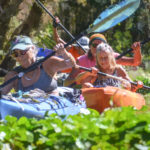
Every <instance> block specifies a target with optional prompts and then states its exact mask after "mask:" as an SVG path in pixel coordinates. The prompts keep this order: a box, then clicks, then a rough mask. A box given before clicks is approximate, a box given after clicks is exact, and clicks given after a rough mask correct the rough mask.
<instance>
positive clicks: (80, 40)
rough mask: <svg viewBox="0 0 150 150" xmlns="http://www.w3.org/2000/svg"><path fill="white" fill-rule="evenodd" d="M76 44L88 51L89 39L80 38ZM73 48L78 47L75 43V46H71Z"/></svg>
mask: <svg viewBox="0 0 150 150" xmlns="http://www.w3.org/2000/svg"><path fill="white" fill-rule="evenodd" d="M78 42H79V43H80V44H81V46H82V47H83V48H84V49H85V50H88V49H89V38H88V37H86V36H82V37H81V38H80V39H79V40H78ZM72 45H73V46H78V47H79V45H78V44H77V43H75V44H72Z"/></svg>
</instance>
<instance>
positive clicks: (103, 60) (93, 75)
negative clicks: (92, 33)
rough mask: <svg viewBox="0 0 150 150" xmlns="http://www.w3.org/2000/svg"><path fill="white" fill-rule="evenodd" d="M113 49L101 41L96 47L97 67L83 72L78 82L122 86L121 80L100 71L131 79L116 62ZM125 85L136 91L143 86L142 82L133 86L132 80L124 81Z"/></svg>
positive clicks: (84, 84)
mask: <svg viewBox="0 0 150 150" xmlns="http://www.w3.org/2000/svg"><path fill="white" fill-rule="evenodd" d="M113 54H114V52H113V49H112V48H111V47H110V46H109V45H108V44H106V43H100V44H99V45H98V46H97V49H96V67H97V68H95V67H93V68H92V72H83V73H81V74H79V75H78V76H77V78H76V82H77V84H82V86H83V87H106V86H114V87H121V86H122V83H121V81H119V80H117V79H113V78H108V77H106V76H102V75H97V73H98V71H101V72H104V73H106V74H109V75H113V76H117V77H121V78H123V79H125V80H127V81H131V79H130V78H129V76H128V74H127V73H126V71H125V70H124V69H123V68H122V67H121V66H120V65H117V64H116V61H115V57H114V55H113ZM123 86H124V87H125V88H127V89H131V90H133V91H136V90H137V89H138V88H140V87H142V86H143V85H142V83H140V82H138V86H137V87H135V86H131V85H130V82H124V83H123Z"/></svg>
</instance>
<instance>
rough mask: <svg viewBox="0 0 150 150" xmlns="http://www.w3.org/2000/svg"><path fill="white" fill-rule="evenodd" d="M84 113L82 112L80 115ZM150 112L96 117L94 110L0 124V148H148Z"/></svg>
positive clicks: (118, 110) (119, 112) (123, 111)
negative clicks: (65, 115) (72, 114)
mask: <svg viewBox="0 0 150 150" xmlns="http://www.w3.org/2000/svg"><path fill="white" fill-rule="evenodd" d="M83 112H84V113H83ZM148 118H150V112H148V111H147V108H143V110H141V111H137V110H135V109H133V108H130V107H126V108H114V109H110V110H106V111H105V112H104V113H103V114H101V115H99V113H98V112H96V111H94V110H90V111H89V110H86V111H82V113H80V114H78V115H74V116H69V117H67V118H66V119H63V121H62V118H61V117H59V116H57V115H54V114H53V115H51V116H46V117H45V118H44V119H41V120H37V119H35V118H31V119H27V118H25V117H22V118H20V119H19V120H17V119H16V118H15V117H10V116H7V117H6V121H4V122H2V121H1V122H0V149H5V148H7V149H12V150H20V149H21V150H29V149H32V150H41V149H42V150H49V149H59V150H60V149H61V150H80V149H81V150H88V149H91V150H98V149H102V150H108V149H112V150H118V149H119V150H129V149H130V150H134V149H136V150H138V149H139V150H141V149H148V148H149V147H150V120H149V119H148Z"/></svg>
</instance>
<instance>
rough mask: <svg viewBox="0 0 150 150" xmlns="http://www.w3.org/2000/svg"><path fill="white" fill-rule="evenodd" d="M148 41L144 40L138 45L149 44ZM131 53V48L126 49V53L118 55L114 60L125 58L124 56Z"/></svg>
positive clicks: (149, 39)
mask: <svg viewBox="0 0 150 150" xmlns="http://www.w3.org/2000/svg"><path fill="white" fill-rule="evenodd" d="M149 41H150V38H148V39H146V40H144V41H142V42H140V44H141V45H143V44H145V43H147V42H149ZM131 51H133V49H132V48H130V49H128V50H127V51H125V52H123V53H122V54H120V55H119V56H118V57H116V60H118V59H120V58H121V57H123V56H125V55H126V54H128V53H129V52H131Z"/></svg>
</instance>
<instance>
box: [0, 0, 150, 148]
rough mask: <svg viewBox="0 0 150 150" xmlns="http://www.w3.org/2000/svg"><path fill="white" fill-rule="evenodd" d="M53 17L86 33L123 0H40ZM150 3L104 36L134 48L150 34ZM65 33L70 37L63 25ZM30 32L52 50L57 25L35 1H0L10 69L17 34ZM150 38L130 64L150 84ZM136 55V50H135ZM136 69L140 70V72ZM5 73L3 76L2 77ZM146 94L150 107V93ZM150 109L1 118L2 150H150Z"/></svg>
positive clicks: (0, 37)
mask: <svg viewBox="0 0 150 150" xmlns="http://www.w3.org/2000/svg"><path fill="white" fill-rule="evenodd" d="M41 1H42V2H43V4H44V5H45V6H46V7H47V8H48V9H49V11H51V13H52V14H53V15H56V16H58V17H59V18H60V20H61V23H62V24H63V25H64V26H65V27H66V28H67V29H68V30H69V31H70V32H71V33H72V34H73V35H74V36H76V35H78V34H79V33H80V32H81V31H84V30H85V29H86V28H87V27H88V26H89V25H90V24H91V23H92V22H93V20H94V19H95V18H96V17H97V16H98V15H99V14H100V13H101V12H102V11H104V10H105V9H106V8H108V7H109V6H110V5H112V4H115V3H118V2H119V1H121V0H41ZM149 14H150V2H149V0H141V5H140V8H139V9H138V10H137V11H136V12H135V13H134V15H132V16H131V17H130V18H128V19H127V20H125V21H124V22H122V23H120V24H118V25H117V26H115V27H113V28H112V29H109V30H108V31H106V32H104V33H103V34H104V35H105V36H106V38H107V40H108V42H109V43H110V45H111V46H112V47H113V48H114V49H115V50H116V51H118V52H120V53H121V52H123V51H124V50H127V49H128V48H130V46H131V45H132V43H133V42H134V41H143V40H145V39H147V38H148V37H150V15H149ZM59 33H60V35H61V37H62V38H63V39H64V40H65V41H69V40H70V37H69V36H68V35H66V33H64V31H63V30H61V29H59ZM19 34H23V35H28V36H31V37H32V38H33V40H34V42H35V43H36V44H37V45H39V46H40V47H47V48H52V47H53V46H54V45H55V42H54V41H53V26H52V20H51V18H50V17H49V16H48V15H47V14H46V13H45V12H43V11H42V10H41V8H39V7H38V6H37V4H36V3H35V1H34V0H1V1H0V68H2V69H6V70H10V69H12V68H13V67H14V65H15V61H14V60H13V59H12V58H11V57H10V56H9V55H8V53H9V46H10V41H11V39H12V38H13V37H14V36H15V35H19ZM149 53H150V42H149V43H147V44H145V45H143V47H142V55H143V61H142V65H141V66H140V67H138V68H132V67H128V68H126V69H127V70H128V72H129V74H130V77H131V78H132V79H134V80H141V81H143V83H144V84H145V85H148V86H150V73H149V68H150V67H149V59H150V57H149ZM131 55H132V54H131ZM135 69H136V71H135ZM3 75H4V74H1V72H0V76H3ZM139 92H140V93H142V94H144V97H145V99H146V104H147V105H148V106H149V105H150V102H149V99H150V94H149V91H147V90H139ZM149 117H150V113H149V107H147V108H143V109H142V110H140V111H137V110H135V109H133V108H115V109H110V110H106V111H105V112H104V113H103V114H101V115H99V114H98V113H97V112H96V111H94V110H90V112H88V111H85V112H84V113H83V114H82V113H81V114H78V115H75V116H69V117H68V118H66V119H65V120H64V121H62V118H63V117H62V118H61V117H58V116H57V115H52V116H46V117H45V118H44V119H41V120H37V119H34V118H32V119H27V118H25V117H22V118H20V119H19V120H17V118H15V117H10V116H8V117H7V118H6V121H2V120H1V121H0V149H8V150H10V149H12V150H19V149H22V150H23V149H28V150H31V149H33V150H34V149H36V150H38V149H39V150H41V149H44V150H46V149H50V148H51V149H65V150H67V149H75V150H76V149H83V150H84V149H85V150H88V149H92V150H97V149H102V150H105V149H106V150H107V149H112V150H117V149H120V150H128V149H131V150H132V149H136V150H141V149H144V150H148V149H149V148H150V140H149V139H150V136H149V135H150V134H149V133H150V121H149V119H148V118H149Z"/></svg>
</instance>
